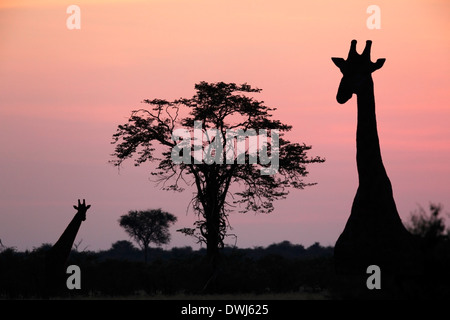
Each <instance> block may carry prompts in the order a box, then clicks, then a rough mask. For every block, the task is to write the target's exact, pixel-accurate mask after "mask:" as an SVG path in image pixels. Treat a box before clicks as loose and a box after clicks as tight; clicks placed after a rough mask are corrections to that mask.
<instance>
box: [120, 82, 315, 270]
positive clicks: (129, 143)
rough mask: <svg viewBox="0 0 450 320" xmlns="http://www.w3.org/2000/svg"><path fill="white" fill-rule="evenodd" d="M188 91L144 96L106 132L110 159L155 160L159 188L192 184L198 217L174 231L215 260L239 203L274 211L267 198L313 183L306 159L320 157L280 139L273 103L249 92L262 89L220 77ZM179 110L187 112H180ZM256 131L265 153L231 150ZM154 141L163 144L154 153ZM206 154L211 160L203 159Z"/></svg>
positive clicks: (285, 128)
mask: <svg viewBox="0 0 450 320" xmlns="http://www.w3.org/2000/svg"><path fill="white" fill-rule="evenodd" d="M195 89H196V94H195V95H194V96H193V97H192V98H190V99H186V98H180V99H177V100H174V101H167V100H163V99H153V100H148V99H147V100H144V101H143V103H145V104H148V105H149V106H150V108H149V109H139V110H135V111H133V112H132V114H131V116H130V118H129V120H128V122H127V123H125V124H122V125H119V126H118V128H117V132H116V133H115V134H114V135H113V142H112V143H113V144H116V146H115V153H114V154H113V156H114V157H115V159H114V160H112V163H113V164H114V165H116V166H120V165H121V164H122V162H123V161H124V160H126V159H129V158H132V157H133V156H135V165H136V166H139V165H141V164H142V163H144V162H146V161H150V162H153V161H155V162H157V167H156V169H155V170H154V171H153V172H151V175H153V176H155V177H156V178H157V179H156V180H157V181H158V182H159V183H162V185H163V189H166V190H175V191H183V190H184V188H183V187H182V185H181V183H182V182H183V183H186V184H187V185H192V186H195V192H194V193H193V197H192V200H191V204H192V207H193V209H194V211H195V212H196V213H197V214H198V220H197V221H196V222H195V224H194V225H195V228H184V229H181V230H180V231H182V232H184V233H186V234H190V235H194V236H196V237H197V238H198V240H199V241H202V242H204V243H206V246H207V256H208V257H209V258H210V259H211V262H212V264H213V266H215V265H216V262H217V257H218V256H219V253H220V251H219V250H220V248H223V246H224V238H225V236H226V235H227V230H228V229H229V227H230V225H229V222H228V215H229V212H230V211H231V210H233V209H236V208H237V207H239V208H240V209H239V210H240V211H241V212H246V211H253V212H260V213H269V212H271V211H273V209H274V207H273V204H272V202H273V201H274V200H277V199H283V198H285V197H286V195H287V194H288V193H289V191H288V189H289V188H291V187H292V188H295V189H303V188H304V187H306V186H310V185H313V184H315V183H305V182H304V181H303V179H302V178H303V177H305V176H307V174H308V171H307V170H306V165H307V164H310V163H319V162H323V161H324V159H322V158H320V157H313V158H310V157H308V156H307V154H306V152H307V151H308V150H310V149H311V146H307V145H305V144H299V143H291V142H290V141H288V140H286V139H284V138H283V136H284V133H285V132H288V131H290V130H291V128H292V127H291V126H289V125H287V124H283V123H281V122H280V121H279V120H273V119H272V114H271V112H272V111H275V110H276V109H275V108H270V107H267V106H266V105H264V102H263V101H258V100H256V99H254V98H253V97H252V95H254V94H256V93H259V92H260V91H261V89H258V88H252V87H251V86H250V85H248V84H242V85H236V84H234V83H223V82H218V83H207V82H200V83H198V84H196V85H195ZM186 111H188V112H186ZM183 112H184V113H186V114H187V115H186V116H184V117H182V118H181V117H180V114H181V113H183ZM180 127H182V128H188V129H186V130H189V132H190V133H191V134H192V132H193V135H194V140H195V135H196V133H195V129H201V132H202V137H204V136H207V141H206V143H205V141H203V142H202V144H199V143H198V141H197V143H195V141H194V143H191V142H192V140H191V138H192V135H189V136H184V137H179V136H175V135H173V132H174V130H176V129H177V128H180ZM211 129H214V130H215V131H214V132H213V133H212V137H211V135H210V136H208V132H210V131H211ZM261 131H263V132H265V133H267V134H269V133H270V139H269V138H267V140H266V141H265V143H264V145H263V146H262V149H261V150H262V151H264V152H266V157H265V158H264V157H260V158H259V159H258V158H257V157H256V158H255V155H254V153H252V152H251V150H250V149H251V146H250V143H247V144H246V145H245V148H244V152H243V153H239V154H237V152H236V150H237V149H233V146H236V143H237V142H236V141H238V140H239V138H242V136H239V135H240V134H241V133H244V137H245V135H247V137H250V136H255V135H257V134H258V132H261ZM230 132H239V134H238V137H235V138H236V139H235V140H234V141H232V142H231V144H229V139H228V140H227V138H229V136H230ZM180 141H181V142H180ZM227 141H228V142H227ZM177 142H179V143H177ZM208 144H209V146H208ZM155 145H159V146H161V147H162V149H163V150H162V152H161V155H159V156H158V154H157V152H156V151H157V150H156V149H155ZM181 146H183V147H181ZM205 147H208V152H209V153H208V155H209V157H208V156H206V157H203V159H199V158H198V157H196V156H195V153H196V152H197V151H198V149H202V148H203V149H204V148H205ZM230 147H231V149H233V150H231V151H232V152H231V153H232V154H233V153H234V155H235V156H236V157H235V158H234V159H232V161H229V157H228V156H229V153H228V152H229V151H230ZM269 150H270V152H269ZM200 151H202V150H200ZM269 154H270V157H271V158H272V160H277V162H278V163H277V168H276V170H273V169H274V168H273V167H271V166H272V163H268V161H264V160H267V158H268V157H269ZM274 156H276V159H275V158H274ZM211 158H212V159H213V160H215V161H206V160H211ZM225 158H226V159H227V161H226V162H225V161H223V160H224V159H225ZM174 159H177V160H179V159H183V161H174ZM221 160H222V161H221ZM232 186H233V187H232ZM231 188H233V191H232V189H231Z"/></svg>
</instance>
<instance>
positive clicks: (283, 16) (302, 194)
mask: <svg viewBox="0 0 450 320" xmlns="http://www.w3.org/2000/svg"><path fill="white" fill-rule="evenodd" d="M393 2H394V1H376V2H373V1H360V0H359V1H356V0H355V1H345V3H344V4H342V3H338V2H337V1H332V0H326V1H314V2H313V1H308V2H306V1H295V0H293V1H273V0H271V1H264V0H238V1H226V2H225V1H211V0H192V1H182V0H171V1H166V0H164V1H163V0H158V1H112V2H111V1H77V2H72V1H56V0H55V1H50V0H48V1H41V2H39V1H31V0H30V1H2V4H0V39H1V40H0V145H1V148H2V156H1V157H0V175H1V180H0V181H1V182H0V239H2V241H3V243H4V244H5V245H7V246H15V247H17V248H19V249H25V248H28V249H31V248H32V247H33V246H39V245H40V244H41V243H43V242H52V243H53V242H54V241H56V239H57V237H58V236H59V235H60V233H61V232H62V231H63V229H64V227H65V225H66V224H67V223H68V220H70V219H71V217H72V215H73V213H74V212H73V209H72V205H73V204H75V203H76V199H77V198H78V197H85V198H86V200H87V201H88V202H89V203H92V209H91V212H89V213H90V215H89V216H88V219H87V221H86V222H85V223H84V224H83V226H82V228H81V230H80V233H79V237H78V239H83V244H85V245H89V249H92V250H96V249H99V248H109V247H110V245H111V243H112V242H114V241H116V240H120V239H127V238H128V237H127V236H126V235H125V233H124V232H123V231H122V230H121V229H120V227H119V226H118V223H117V219H118V218H119V216H120V215H122V214H124V213H126V212H127V211H128V210H133V209H147V208H159V207H161V208H163V209H164V210H166V211H169V212H172V213H174V214H176V215H177V216H178V217H179V221H178V223H177V225H176V226H175V227H174V228H181V227H190V226H191V225H192V223H193V221H194V220H195V216H194V215H193V214H192V212H190V213H188V214H187V215H186V213H185V211H186V206H187V205H188V202H189V199H190V196H191V195H190V191H186V192H184V193H183V194H171V193H169V192H164V191H160V190H159V189H157V188H154V187H153V184H152V183H150V182H149V181H148V172H149V167H143V168H134V167H133V166H132V163H131V162H130V163H128V164H125V167H124V168H123V169H122V170H121V172H120V173H118V172H117V170H116V169H115V168H113V167H112V166H110V165H109V164H108V160H110V159H111V157H110V156H109V155H110V154H111V153H112V152H113V146H112V145H110V141H111V136H112V134H113V133H114V132H115V128H116V126H117V125H118V124H120V123H123V122H125V121H126V119H127V117H128V116H129V113H130V111H131V110H133V109H135V108H139V107H141V106H142V105H141V104H140V101H142V100H143V99H146V98H167V99H175V98H179V97H190V96H192V95H193V93H194V91H193V88H194V84H195V83H197V82H199V81H203V80H204V81H211V82H215V81H225V82H236V83H244V82H247V83H249V84H251V85H254V86H257V87H259V88H262V89H263V91H262V93H260V95H259V96H260V97H259V98H260V99H261V100H264V101H265V102H266V104H267V105H269V106H274V107H277V108H278V110H277V112H276V116H277V117H278V118H279V119H281V120H282V121H285V122H287V123H289V124H291V125H293V130H292V132H291V133H290V134H289V138H290V139H291V140H292V141H298V142H305V143H306V144H312V145H313V149H312V150H311V152H310V154H311V155H320V156H323V157H325V158H326V159H327V162H326V163H324V164H322V165H315V166H312V167H310V170H309V171H310V175H309V177H308V178H307V180H308V181H314V182H318V185H317V186H314V187H312V188H309V189H305V190H303V191H295V192H294V191H293V192H292V194H291V195H290V196H289V197H288V199H286V200H284V201H278V202H276V203H275V208H276V209H275V211H274V212H273V213H272V214H271V215H269V216H261V215H258V216H255V215H254V214H252V213H251V214H248V215H238V214H233V215H232V217H231V220H230V222H231V224H232V226H233V227H234V230H233V232H234V233H237V234H238V245H239V246H243V247H246V246H254V245H268V244H270V243H273V242H278V241H283V240H290V241H291V242H294V243H302V244H305V245H309V244H311V243H313V242H315V241H318V242H321V243H322V244H324V245H334V242H335V241H336V239H337V237H338V236H339V234H340V232H341V231H342V229H343V226H344V224H345V222H346V220H347V218H348V215H349V213H350V208H351V204H352V200H353V197H354V194H355V191H356V188H357V176H356V162H355V129H356V100H355V99H352V100H351V101H350V102H348V103H347V104H345V105H343V106H342V105H339V104H337V102H336V101H335V95H336V91H337V87H338V84H339V81H340V76H341V75H340V72H339V70H338V69H337V68H336V67H335V66H334V65H333V64H332V62H331V59H330V57H332V56H341V57H344V58H345V57H346V56H347V52H348V49H349V45H350V41H351V40H352V39H357V40H358V50H359V51H361V50H362V48H363V46H364V43H365V40H367V39H371V40H373V47H372V59H373V60H376V59H377V58H386V63H385V65H384V67H383V68H382V69H380V70H378V71H377V72H376V73H374V76H373V77H374V82H375V96H376V102H377V120H378V126H379V135H380V141H381V148H382V154H383V160H384V163H385V166H386V169H387V171H388V175H389V177H390V179H391V182H392V184H393V188H394V195H395V198H396V203H397V207H398V209H399V212H400V215H401V217H402V219H403V220H407V219H408V217H409V214H410V212H411V211H413V210H415V209H416V208H417V205H418V204H420V205H422V206H424V207H426V206H427V205H428V203H429V202H430V201H432V202H438V203H442V204H443V205H444V211H446V212H450V201H449V196H450V185H449V184H450V183H449V181H450V166H449V165H448V164H449V163H450V126H449V125H448V122H449V120H450V109H449V102H450V94H449V84H450V80H449V76H448V74H449V73H450V62H449V57H450V41H449V40H450V39H449V30H450V19H449V18H450V16H449V15H450V10H449V9H450V6H449V3H448V1H444V0H442V1H430V0H422V1H395V2H394V3H393ZM71 4H77V5H79V6H80V8H81V29H80V30H68V29H67V27H66V19H67V18H68V17H69V14H67V13H66V8H67V7H68V6H69V5H71ZM371 4H376V5H378V6H379V7H380V9H381V29H378V30H376V29H375V30H370V29H368V28H367V26H366V20H367V18H368V17H369V14H368V13H366V9H367V7H368V6H369V5H371ZM174 199H176V200H175V201H174ZM261 234H264V237H262V236H261ZM171 245H175V246H181V245H192V246H194V243H193V242H192V241H191V240H190V239H188V238H184V237H183V236H182V235H178V234H177V233H175V232H174V233H173V241H172V243H171Z"/></svg>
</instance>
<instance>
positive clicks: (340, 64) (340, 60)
mask: <svg viewBox="0 0 450 320" xmlns="http://www.w3.org/2000/svg"><path fill="white" fill-rule="evenodd" d="M331 60H332V61H333V62H334V64H335V65H336V67H338V68H339V69H340V70H342V69H343V68H344V65H345V60H344V58H335V57H333V58H331Z"/></svg>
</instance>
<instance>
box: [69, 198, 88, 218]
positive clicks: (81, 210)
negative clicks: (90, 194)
mask: <svg viewBox="0 0 450 320" xmlns="http://www.w3.org/2000/svg"><path fill="white" fill-rule="evenodd" d="M73 207H74V208H75V210H77V211H78V212H77V215H79V217H80V219H81V220H82V221H84V220H86V212H87V211H88V209H89V208H90V207H91V205H90V204H88V205H86V201H85V200H84V199H83V203H81V202H80V199H78V206H73Z"/></svg>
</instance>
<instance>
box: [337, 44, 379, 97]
mask: <svg viewBox="0 0 450 320" xmlns="http://www.w3.org/2000/svg"><path fill="white" fill-rule="evenodd" d="M371 47H372V41H370V40H367V41H366V47H365V48H364V51H363V53H362V54H358V53H357V52H356V40H352V43H351V45H350V51H349V53H348V57H347V60H344V59H343V58H331V60H333V62H334V64H335V65H336V66H337V67H338V68H339V69H340V70H341V72H342V75H343V76H342V79H341V83H340V84H339V89H338V92H337V95H336V100H337V102H339V103H341V104H342V103H346V102H347V101H348V100H349V99H350V98H351V97H352V95H353V94H354V93H355V94H358V93H359V92H361V89H363V88H365V87H366V86H367V85H368V84H371V83H372V72H374V71H375V70H378V69H380V68H381V67H382V66H383V64H384V62H385V61H386V59H378V60H377V62H372V61H371V60H370V48H371Z"/></svg>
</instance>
